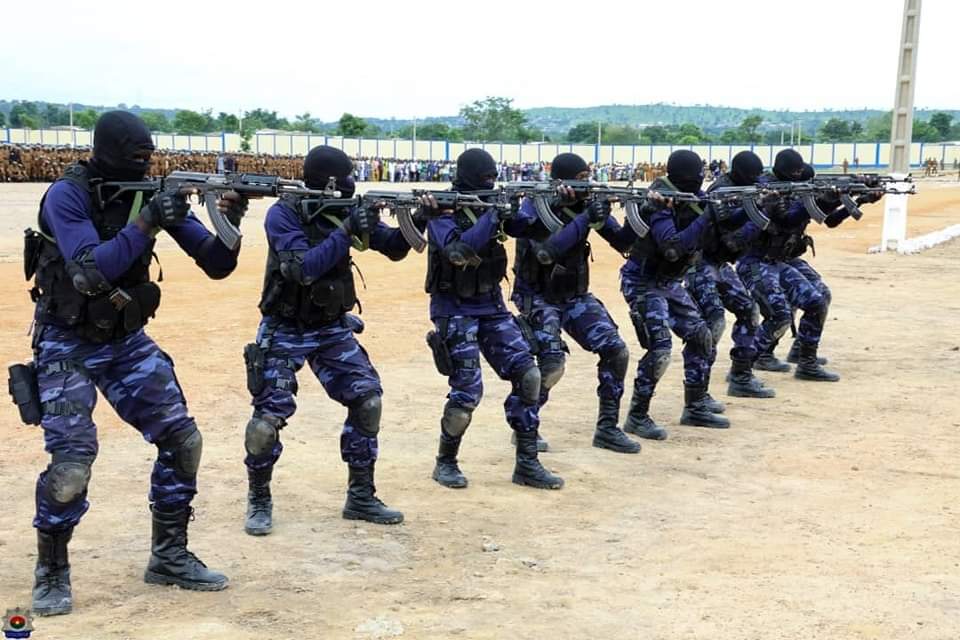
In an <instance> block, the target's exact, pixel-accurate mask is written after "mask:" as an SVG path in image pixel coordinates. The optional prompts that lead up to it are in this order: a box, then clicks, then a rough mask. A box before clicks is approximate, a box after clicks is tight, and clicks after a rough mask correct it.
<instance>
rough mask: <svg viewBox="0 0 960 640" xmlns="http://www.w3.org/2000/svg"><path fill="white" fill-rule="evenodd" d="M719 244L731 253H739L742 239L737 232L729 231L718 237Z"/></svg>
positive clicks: (742, 244)
mask: <svg viewBox="0 0 960 640" xmlns="http://www.w3.org/2000/svg"><path fill="white" fill-rule="evenodd" d="M720 242H722V243H723V246H724V247H726V248H727V250H729V251H730V252H732V253H740V252H741V251H742V250H743V249H745V248H746V247H744V243H743V238H742V237H741V235H740V233H739V231H731V232H730V233H725V234H723V235H722V236H720Z"/></svg>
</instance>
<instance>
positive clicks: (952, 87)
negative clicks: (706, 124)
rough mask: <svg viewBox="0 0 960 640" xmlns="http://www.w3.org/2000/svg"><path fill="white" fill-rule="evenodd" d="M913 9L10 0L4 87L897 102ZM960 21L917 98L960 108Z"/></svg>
mask: <svg viewBox="0 0 960 640" xmlns="http://www.w3.org/2000/svg"><path fill="white" fill-rule="evenodd" d="M337 5H339V6H342V7H343V10H342V12H341V13H340V15H337V14H335V13H334V11H333V8H332V7H334V6H337ZM902 10H903V1H902V0H797V1H796V2H791V3H787V2H783V1H782V0H710V1H700V0H663V1H660V2H655V3H654V2H643V1H642V0H633V1H632V2H630V1H626V2H624V1H620V0H610V1H609V2H605V3H604V2H596V1H592V2H590V1H588V2H583V1H580V2H576V3H573V2H571V3H560V2H554V1H550V0H541V1H540V2H524V1H523V0H511V1H509V2H502V1H501V0H479V1H476V2H473V1H469V0H445V1H434V0H429V1H420V2H415V1H404V0H391V1H389V2H381V1H380V0H360V1H357V0H354V1H352V2H342V3H335V2H331V1H329V0H328V1H323V0H321V1H319V2H318V1H316V0H314V1H313V2H289V1H284V0H274V1H272V2H256V3H249V2H240V1H235V2H203V1H202V0H193V1H192V2H183V1H181V0H160V1H159V2H136V1H135V0H134V1H130V0H127V1H125V2H123V1H118V0H98V1H97V0H95V1H91V0H84V1H83V2H70V1H66V0H55V1H48V2H39V1H33V2H5V3H4V6H3V8H2V10H0V32H2V37H0V98H5V99H34V100H49V101H54V102H69V101H75V102H80V103H84V104H104V105H114V104H118V103H121V102H123V103H126V104H128V105H132V104H139V105H141V106H150V107H165V108H177V107H179V108H192V109H203V108H211V109H213V111H214V112H215V113H216V112H218V111H228V112H234V113H235V112H237V111H238V110H240V109H252V108H254V107H264V108H267V109H270V110H277V111H279V112H280V113H281V114H282V115H284V116H287V117H292V116H293V115H295V114H297V113H302V112H304V111H309V112H310V113H311V114H312V115H313V116H314V117H318V118H321V119H323V120H334V119H336V118H338V117H339V116H340V114H341V113H342V112H344V111H349V112H351V113H354V114H357V115H361V116H375V117H391V116H395V117H398V118H409V117H413V116H420V117H422V116H426V115H454V114H456V112H457V111H458V110H459V108H460V106H461V105H463V104H465V103H468V102H471V101H473V100H475V99H478V98H483V97H485V96H488V95H498V96H507V97H512V98H514V99H515V103H514V105H515V106H517V107H521V108H527V107H538V106H562V107H576V106H592V105H600V104H612V103H619V104H645V103H651V102H670V103H675V104H684V105H686V104H715V105H727V106H737V107H763V108H791V109H822V108H847V107H850V108H860V107H876V108H890V107H891V106H892V102H893V91H894V84H895V73H896V66H897V47H898V41H899V37H900V27H901V25H900V21H901V13H902ZM958 25H960V2H958V1H957V0H926V1H925V2H924V6H923V15H922V17H921V34H920V47H919V64H918V78H917V90H916V100H915V102H916V106H917V107H940V108H960V83H958V78H960V71H958V68H960V48H958V46H957V44H958V43H957V38H958V31H957V26H958ZM654 75H656V76H658V77H657V79H656V80H651V79H649V78H651V77H652V76H654Z"/></svg>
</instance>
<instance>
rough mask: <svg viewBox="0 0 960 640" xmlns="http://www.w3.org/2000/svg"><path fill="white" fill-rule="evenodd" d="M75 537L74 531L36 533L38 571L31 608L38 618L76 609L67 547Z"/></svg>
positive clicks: (38, 531) (36, 571)
mask: <svg viewBox="0 0 960 640" xmlns="http://www.w3.org/2000/svg"><path fill="white" fill-rule="evenodd" d="M72 536H73V528H72V527H71V528H70V529H64V530H63V531H42V530H40V529H37V568H36V569H34V571H33V575H34V578H35V580H34V583H33V606H32V607H31V608H32V610H33V612H34V613H35V614H37V615H38V616H57V615H60V614H61V613H70V611H71V610H72V609H73V593H72V592H71V590H70V562H69V558H68V557H67V543H68V542H70V538H71V537H72Z"/></svg>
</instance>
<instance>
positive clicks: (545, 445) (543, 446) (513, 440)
mask: <svg viewBox="0 0 960 640" xmlns="http://www.w3.org/2000/svg"><path fill="white" fill-rule="evenodd" d="M510 444H512V445H513V446H517V432H516V431H514V432H513V435H511V436H510ZM547 451H550V443H549V442H547V441H546V440H544V439H543V438H542V437H541V436H540V434H539V433H537V452H539V453H546V452H547Z"/></svg>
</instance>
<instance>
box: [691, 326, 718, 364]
mask: <svg viewBox="0 0 960 640" xmlns="http://www.w3.org/2000/svg"><path fill="white" fill-rule="evenodd" d="M687 344H688V345H690V347H691V348H692V349H693V350H694V352H695V353H698V354H700V355H702V356H704V357H709V356H710V354H711V353H712V352H713V334H712V333H711V332H710V327H708V326H707V323H703V324H702V325H700V326H699V327H698V328H697V330H696V332H694V334H693V335H692V336H690V339H689V340H687Z"/></svg>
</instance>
